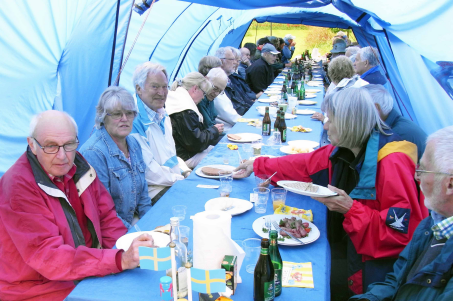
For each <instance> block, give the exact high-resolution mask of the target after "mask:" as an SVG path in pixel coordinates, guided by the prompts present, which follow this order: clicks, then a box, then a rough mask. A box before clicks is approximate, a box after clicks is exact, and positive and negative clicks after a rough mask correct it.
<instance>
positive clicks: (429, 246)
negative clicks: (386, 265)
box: [349, 126, 453, 301]
mask: <svg viewBox="0 0 453 301" xmlns="http://www.w3.org/2000/svg"><path fill="white" fill-rule="evenodd" d="M452 149H453V126H449V127H446V128H443V129H441V130H438V131H437V132H435V133H434V134H431V135H430V136H429V137H428V142H427V145H426V151H425V153H424V154H423V157H422V159H421V160H420V167H419V169H418V170H416V172H415V174H416V179H417V181H420V188H421V190H422V191H423V194H424V195H425V201H424V203H425V205H426V207H428V208H429V209H431V210H432V211H431V216H429V217H427V218H425V219H424V220H423V221H422V222H421V223H420V225H418V227H417V229H416V230H415V233H414V236H413V237H412V240H411V242H410V243H409V244H408V245H407V247H406V248H405V249H404V250H403V252H401V254H399V258H398V260H397V261H396V262H395V264H394V265H393V270H392V271H391V272H390V273H388V274H387V276H386V277H385V280H383V281H382V282H377V283H373V284H371V285H370V286H368V289H367V291H366V293H364V294H361V295H357V296H354V297H352V298H351V299H349V300H373V301H375V300H376V301H381V300H382V301H384V300H395V301H400V300H411V301H425V300H453V289H452V288H453V278H452V273H451V271H452V267H453V239H452V240H450V238H451V236H452V231H451V229H452V227H453V161H452V160H451V150H452Z"/></svg>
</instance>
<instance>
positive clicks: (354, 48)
mask: <svg viewBox="0 0 453 301" xmlns="http://www.w3.org/2000/svg"><path fill="white" fill-rule="evenodd" d="M359 50H360V47H357V46H351V47H348V48H346V53H345V55H346V56H347V57H351V56H352V55H354V54H357V52H359Z"/></svg>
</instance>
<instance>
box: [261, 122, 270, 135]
mask: <svg viewBox="0 0 453 301" xmlns="http://www.w3.org/2000/svg"><path fill="white" fill-rule="evenodd" d="M270 129H271V127H270V126H269V124H265V123H263V133H262V135H263V136H269V135H270V134H271V131H270Z"/></svg>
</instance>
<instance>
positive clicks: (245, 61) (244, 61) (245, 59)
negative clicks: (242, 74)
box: [241, 55, 252, 66]
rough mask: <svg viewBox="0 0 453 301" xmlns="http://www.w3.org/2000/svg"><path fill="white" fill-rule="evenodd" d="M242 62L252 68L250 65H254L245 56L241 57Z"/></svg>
mask: <svg viewBox="0 0 453 301" xmlns="http://www.w3.org/2000/svg"><path fill="white" fill-rule="evenodd" d="M241 61H242V62H243V63H244V64H246V65H247V66H250V65H251V64H252V63H251V62H250V60H249V59H248V58H247V57H246V56H245V55H243V56H242V57H241Z"/></svg>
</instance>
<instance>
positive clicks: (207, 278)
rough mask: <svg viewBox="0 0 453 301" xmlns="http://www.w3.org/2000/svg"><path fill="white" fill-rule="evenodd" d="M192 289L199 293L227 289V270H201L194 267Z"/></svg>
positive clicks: (192, 270) (218, 291)
mask: <svg viewBox="0 0 453 301" xmlns="http://www.w3.org/2000/svg"><path fill="white" fill-rule="evenodd" d="M190 271H191V274H192V279H191V280H192V289H193V290H194V291H197V292H199V293H205V294H210V293H221V292H225V291H226V284H225V270H224V269H218V270H200V269H196V268H192V269H191V270H190Z"/></svg>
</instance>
